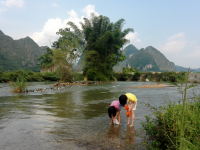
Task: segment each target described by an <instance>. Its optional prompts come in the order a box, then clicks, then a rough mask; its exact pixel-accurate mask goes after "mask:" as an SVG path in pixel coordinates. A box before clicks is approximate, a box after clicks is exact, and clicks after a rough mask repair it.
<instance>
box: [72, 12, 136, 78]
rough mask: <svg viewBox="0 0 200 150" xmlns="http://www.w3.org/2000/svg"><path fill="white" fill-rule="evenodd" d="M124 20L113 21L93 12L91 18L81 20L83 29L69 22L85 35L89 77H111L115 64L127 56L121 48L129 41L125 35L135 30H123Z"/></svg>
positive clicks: (85, 65)
mask: <svg viewBox="0 0 200 150" xmlns="http://www.w3.org/2000/svg"><path fill="white" fill-rule="evenodd" d="M124 22H125V20H124V19H120V20H118V21H117V22H115V23H112V22H110V19H109V18H108V17H106V16H102V15H100V16H95V15H94V14H91V18H90V19H88V18H84V22H81V26H82V30H79V29H78V28H77V26H76V25H75V24H74V23H72V22H69V23H68V24H69V25H70V26H71V27H72V28H73V29H74V31H75V32H77V33H78V34H79V35H82V34H81V33H83V35H84V39H85V42H86V45H85V48H84V53H83V57H84V58H83V59H84V61H83V62H84V69H83V70H84V72H86V75H89V76H88V79H90V80H106V79H111V76H112V72H113V66H114V65H116V64H117V63H118V62H120V61H123V60H124V59H125V58H126V57H125V56H124V55H123V54H122V52H121V51H120V48H121V47H122V46H123V45H124V44H125V43H127V42H128V40H127V39H125V36H126V35H127V34H128V33H129V32H133V29H130V28H128V29H125V30H124V31H122V27H123V25H124ZM95 71H96V73H95ZM96 75H97V76H96Z"/></svg>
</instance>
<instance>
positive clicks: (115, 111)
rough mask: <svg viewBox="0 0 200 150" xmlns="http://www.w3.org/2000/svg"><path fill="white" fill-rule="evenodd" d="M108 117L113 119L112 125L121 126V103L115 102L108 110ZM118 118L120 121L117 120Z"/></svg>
mask: <svg viewBox="0 0 200 150" xmlns="http://www.w3.org/2000/svg"><path fill="white" fill-rule="evenodd" d="M108 115H109V117H110V118H111V124H113V123H114V124H120V121H121V118H120V102H119V101H113V102H112V103H111V104H110V107H109V108H108ZM117 117H118V120H117Z"/></svg>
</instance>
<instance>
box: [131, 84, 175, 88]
mask: <svg viewBox="0 0 200 150" xmlns="http://www.w3.org/2000/svg"><path fill="white" fill-rule="evenodd" d="M165 87H173V85H168V84H146V85H140V86H131V87H130V88H165Z"/></svg>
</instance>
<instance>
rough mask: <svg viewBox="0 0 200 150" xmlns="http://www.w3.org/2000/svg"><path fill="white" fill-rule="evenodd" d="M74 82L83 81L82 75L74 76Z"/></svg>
mask: <svg viewBox="0 0 200 150" xmlns="http://www.w3.org/2000/svg"><path fill="white" fill-rule="evenodd" d="M74 80H75V81H83V80H84V76H83V74H82V73H77V74H76V75H75V78H74Z"/></svg>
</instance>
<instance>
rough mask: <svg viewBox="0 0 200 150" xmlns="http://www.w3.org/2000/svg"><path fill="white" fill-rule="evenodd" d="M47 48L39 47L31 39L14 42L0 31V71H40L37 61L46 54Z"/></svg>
mask: <svg viewBox="0 0 200 150" xmlns="http://www.w3.org/2000/svg"><path fill="white" fill-rule="evenodd" d="M46 48H47V47H46V46H42V47H39V46H38V44H37V43H35V42H34V41H33V40H32V39H31V38H30V37H26V38H22V39H19V40H13V39H12V38H11V37H10V36H7V35H5V34H4V33H3V32H2V31H1V30H0V70H1V71H14V70H19V69H24V70H33V71H40V69H39V67H38V66H37V63H38V62H39V61H38V60H37V59H38V58H39V57H40V56H41V55H42V54H44V53H45V52H46Z"/></svg>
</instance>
